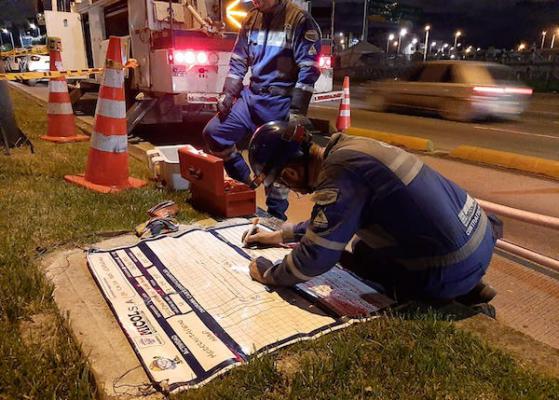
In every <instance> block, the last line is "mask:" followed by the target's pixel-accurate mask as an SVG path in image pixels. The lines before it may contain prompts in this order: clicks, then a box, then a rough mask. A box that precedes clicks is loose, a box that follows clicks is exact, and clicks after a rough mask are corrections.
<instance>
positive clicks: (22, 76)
mask: <svg viewBox="0 0 559 400" xmlns="http://www.w3.org/2000/svg"><path fill="white" fill-rule="evenodd" d="M102 72H103V68H88V69H71V70H68V71H49V72H11V73H7V74H0V81H18V80H29V79H51V78H60V77H61V76H63V77H65V78H73V77H81V76H84V75H90V74H100V73H102Z"/></svg>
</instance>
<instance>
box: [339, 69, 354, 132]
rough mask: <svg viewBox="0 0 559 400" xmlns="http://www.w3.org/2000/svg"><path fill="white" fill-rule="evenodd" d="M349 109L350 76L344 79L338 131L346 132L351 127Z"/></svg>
mask: <svg viewBox="0 0 559 400" xmlns="http://www.w3.org/2000/svg"><path fill="white" fill-rule="evenodd" d="M349 109H350V107H349V76H346V77H344V86H343V97H342V102H341V103H340V111H339V112H338V118H337V119H336V129H337V130H338V131H344V130H346V129H347V128H349V127H350V126H351V115H350V110H349Z"/></svg>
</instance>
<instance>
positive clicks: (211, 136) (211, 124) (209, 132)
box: [202, 117, 221, 152]
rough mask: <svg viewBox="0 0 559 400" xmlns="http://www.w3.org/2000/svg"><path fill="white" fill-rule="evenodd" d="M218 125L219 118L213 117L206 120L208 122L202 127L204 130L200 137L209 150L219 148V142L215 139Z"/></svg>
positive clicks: (217, 149)
mask: <svg viewBox="0 0 559 400" xmlns="http://www.w3.org/2000/svg"><path fill="white" fill-rule="evenodd" d="M219 125H220V122H219V119H218V118H216V117H213V118H212V119H210V120H209V121H208V123H207V124H206V126H205V127H204V130H203V131H202V137H203V138H204V142H205V143H206V147H207V148H208V150H210V152H213V151H219V150H221V149H220V146H219V142H218V141H216V137H217V132H218V130H219Z"/></svg>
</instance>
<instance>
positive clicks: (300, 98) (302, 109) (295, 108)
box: [289, 87, 312, 115]
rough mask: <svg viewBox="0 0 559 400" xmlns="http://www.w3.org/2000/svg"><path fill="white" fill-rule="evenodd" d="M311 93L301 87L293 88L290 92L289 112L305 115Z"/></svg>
mask: <svg viewBox="0 0 559 400" xmlns="http://www.w3.org/2000/svg"><path fill="white" fill-rule="evenodd" d="M311 98H312V93H311V92H309V91H306V90H303V89H301V88H297V87H296V88H293V92H292V94H291V106H290V107H289V114H296V115H307V111H308V110H309V103H310V102H311Z"/></svg>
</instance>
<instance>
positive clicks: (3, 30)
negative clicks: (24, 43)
mask: <svg viewBox="0 0 559 400" xmlns="http://www.w3.org/2000/svg"><path fill="white" fill-rule="evenodd" d="M2 32H3V33H9V34H10V40H11V42H12V50H14V49H15V46H14V35H12V32H11V31H9V30H7V29H6V28H2Z"/></svg>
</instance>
